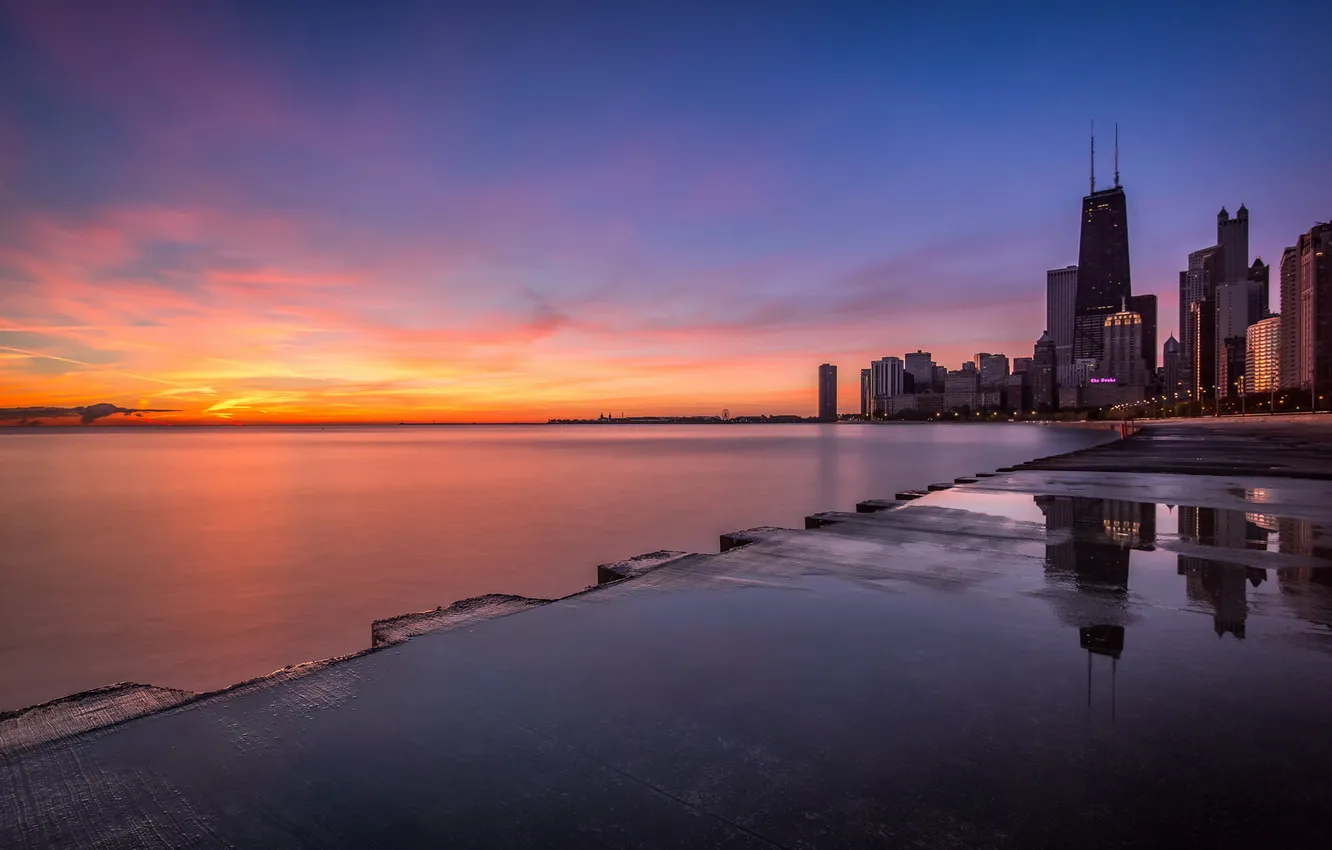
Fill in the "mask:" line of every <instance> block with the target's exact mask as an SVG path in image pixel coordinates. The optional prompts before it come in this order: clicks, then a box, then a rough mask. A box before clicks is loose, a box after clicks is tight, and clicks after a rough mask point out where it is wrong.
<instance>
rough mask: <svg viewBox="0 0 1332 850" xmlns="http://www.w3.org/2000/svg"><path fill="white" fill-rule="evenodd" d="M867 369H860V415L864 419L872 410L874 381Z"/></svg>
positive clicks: (871, 373)
mask: <svg viewBox="0 0 1332 850" xmlns="http://www.w3.org/2000/svg"><path fill="white" fill-rule="evenodd" d="M873 374H874V373H873V372H872V371H870V370H869V369H861V370H860V415H861V416H864V417H865V418H866V419H868V418H869V417H870V414H871V413H872V412H873V410H874V383H873V380H872V377H871V376H872V375H873Z"/></svg>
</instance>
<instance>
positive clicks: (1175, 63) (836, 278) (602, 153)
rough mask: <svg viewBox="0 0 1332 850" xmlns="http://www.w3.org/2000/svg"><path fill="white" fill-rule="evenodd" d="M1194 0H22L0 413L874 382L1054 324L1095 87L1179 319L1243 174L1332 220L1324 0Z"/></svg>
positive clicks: (358, 409)
mask: <svg viewBox="0 0 1332 850" xmlns="http://www.w3.org/2000/svg"><path fill="white" fill-rule="evenodd" d="M1175 6H1180V7H1181V8H1178V9H1176V8H1175ZM1183 7H1184V4H1160V3H1154V4H1150V5H1148V4H1138V3H1132V2H1126V3H1118V4H1109V3H1107V4H1071V3H1055V2H1051V3H1039V4H1027V5H1023V4H999V3H989V2H986V3H974V4H973V3H967V2H961V3H951V4H944V3H931V4H897V3H882V2H876V3H831V2H829V3H783V2H766V3H761V4H758V3H753V4H748V3H738V2H737V3H698V4H695V3H688V2H682V3H673V4H660V3H659V4H650V5H649V4H641V5H640V4H634V3H629V2H615V3H565V2H555V0H543V2H530V3H509V2H503V0H495V2H488V3H481V4H477V3H440V2H431V3H387V2H386V3H373V4H370V3H342V2H333V0H324V2H320V3H292V2H262V3H214V2H207V0H191V2H189V3H180V2H170V0H164V2H137V0H119V2H116V3H106V2H98V1H97V0H92V1H91V2H63V0H41V2H38V0H0V408H6V407H18V406H29V405H41V406H47V407H52V408H71V409H72V408H75V407H87V406H90V405H93V404H106V405H108V406H109V407H113V408H118V409H119V410H121V411H130V412H131V413H134V412H137V414H135V415H129V416H125V415H119V414H118V415H114V416H108V417H105V418H98V419H97V420H96V421H98V422H112V421H134V422H180V423H187V422H188V423H200V422H217V423H223V422H240V423H259V422H356V421H400V420H407V421H441V422H444V421H544V420H545V419H548V418H552V417H568V416H579V417H581V416H589V417H595V416H597V415H598V414H599V413H601V412H614V413H615V414H616V415H619V414H620V413H625V414H628V415H660V414H706V413H720V412H721V411H722V410H723V409H729V410H730V412H731V413H732V415H737V414H753V413H799V414H804V415H812V414H813V413H814V412H815V411H814V408H815V399H816V395H817V389H816V387H817V384H816V376H817V367H818V365H819V364H820V363H824V362H830V363H835V364H837V366H838V367H839V378H840V391H839V399H840V408H841V409H842V410H843V411H853V410H856V409H858V404H859V396H858V380H859V369H860V368H862V367H864V366H865V365H867V364H868V361H869V360H871V359H873V358H877V357H882V356H885V355H898V356H900V355H901V354H903V353H905V352H907V351H914V350H916V349H918V348H923V349H925V350H927V351H931V352H933V353H934V355H935V359H936V360H937V361H939V362H940V363H942V364H944V365H947V366H949V367H950V368H958V366H959V364H960V363H961V361H962V360H964V359H969V358H970V357H971V355H972V354H974V353H975V352H978V351H997V352H1004V353H1007V354H1008V355H1009V356H1010V357H1016V356H1030V354H1031V349H1032V344H1033V342H1034V341H1035V339H1036V338H1037V337H1038V336H1039V335H1040V333H1041V331H1042V330H1043V327H1044V323H1045V322H1044V319H1045V307H1044V298H1045V271H1046V270H1047V269H1050V268H1058V267H1062V266H1065V265H1068V264H1070V263H1075V262H1077V250H1078V244H1077V243H1078V217H1079V212H1080V203H1081V197H1082V195H1083V194H1084V193H1085V192H1086V191H1087V186H1088V129H1089V122H1090V121H1091V120H1092V119H1095V121H1096V127H1097V150H1098V157H1097V165H1096V167H1097V172H1096V173H1097V183H1098V186H1099V187H1100V188H1105V187H1107V186H1109V185H1110V184H1111V180H1112V172H1113V170H1114V167H1113V161H1112V153H1111V151H1112V138H1113V129H1112V128H1113V126H1114V124H1115V123H1116V122H1118V125H1119V135H1120V172H1121V182H1122V185H1123V186H1124V187H1125V191H1126V192H1127V195H1128V203H1129V234H1130V243H1131V254H1132V278H1133V290H1134V292H1135V293H1142V292H1155V293H1157V294H1158V295H1159V296H1160V315H1161V330H1160V338H1161V341H1164V339H1165V337H1166V335H1167V334H1168V333H1169V332H1170V331H1171V330H1173V329H1174V324H1175V321H1174V320H1175V317H1176V315H1177V314H1176V301H1177V298H1176V289H1177V281H1178V270H1179V269H1181V268H1183V267H1184V266H1185V265H1186V260H1187V254H1188V252H1189V251H1191V250H1195V249H1197V248H1201V247H1205V246H1207V245H1211V244H1213V243H1214V242H1215V216H1216V213H1217V211H1218V210H1219V209H1220V208H1221V207H1222V206H1223V205H1224V206H1226V207H1227V208H1228V209H1229V210H1230V211H1231V212H1232V213H1233V212H1234V210H1235V209H1236V208H1238V206H1239V205H1240V204H1241V203H1244V204H1246V205H1247V206H1248V208H1249V210H1250V216H1251V219H1250V220H1251V235H1250V245H1251V253H1253V254H1255V255H1258V256H1261V257H1262V258H1263V259H1264V260H1266V261H1268V262H1274V261H1279V258H1280V252H1281V250H1282V248H1283V247H1285V246H1286V245H1288V244H1291V243H1293V242H1294V240H1295V238H1296V236H1297V234H1299V233H1300V232H1302V231H1305V230H1307V229H1308V228H1309V227H1310V226H1312V225H1313V223H1314V222H1315V221H1319V220H1327V219H1328V218H1332V192H1330V191H1329V189H1332V157H1329V156H1328V155H1327V150H1328V145H1329V139H1332V109H1329V108H1328V107H1327V104H1326V103H1325V102H1324V101H1323V100H1320V99H1319V97H1318V96H1317V95H1316V94H1315V93H1314V91H1315V88H1311V84H1313V83H1315V82H1316V81H1320V80H1327V79H1329V77H1330V76H1332V51H1329V50H1327V49H1326V45H1325V44H1323V43H1322V42H1319V41H1318V39H1317V38H1316V37H1314V36H1312V35H1309V34H1308V33H1309V32H1310V30H1308V29H1307V28H1306V26H1307V24H1302V23H1301V21H1305V22H1309V21H1313V20H1317V19H1319V18H1320V16H1321V18H1324V19H1325V17H1326V16H1325V14H1323V13H1322V12H1321V11H1320V7H1319V4H1314V3H1304V4H1299V3H1283V2H1279V1H1278V2H1268V3H1262V4H1253V3H1242V4H1241V3H1228V2H1218V3H1211V4H1208V5H1207V6H1206V12H1205V13H1203V12H1201V11H1199V10H1195V9H1191V8H1183ZM1200 9H1201V7H1200ZM1274 303H1275V301H1274ZM66 418H67V420H68V421H72V422H76V423H77V422H79V421H81V419H80V417H79V416H77V415H72V414H71V416H70V417H66ZM83 418H85V419H86V418H87V417H83Z"/></svg>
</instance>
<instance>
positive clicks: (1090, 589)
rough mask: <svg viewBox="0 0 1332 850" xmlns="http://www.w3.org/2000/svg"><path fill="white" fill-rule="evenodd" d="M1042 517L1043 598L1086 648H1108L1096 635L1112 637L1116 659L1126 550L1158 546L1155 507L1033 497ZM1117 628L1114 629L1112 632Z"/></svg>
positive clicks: (1124, 619) (1124, 611) (1124, 607)
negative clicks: (1113, 636)
mask: <svg viewBox="0 0 1332 850" xmlns="http://www.w3.org/2000/svg"><path fill="white" fill-rule="evenodd" d="M1035 499H1036V505H1037V506H1038V507H1039V508H1040V509H1041V512H1042V513H1044V514H1045V578H1046V582H1047V583H1048V585H1049V592H1048V593H1047V594H1046V598H1047V599H1049V600H1050V602H1051V603H1052V604H1053V605H1054V608H1055V613H1056V614H1057V616H1058V617H1059V619H1060V621H1061V622H1063V623H1066V624H1068V625H1070V626H1075V627H1077V628H1078V629H1079V635H1080V643H1081V644H1082V645H1083V648H1084V649H1087V650H1088V651H1091V652H1098V654H1110V653H1109V652H1105V651H1103V650H1104V649H1105V646H1106V645H1103V643H1101V642H1098V641H1095V640H1092V643H1091V644H1089V643H1088V641H1089V640H1090V639H1091V638H1090V636H1094V635H1097V634H1102V633H1104V634H1116V635H1117V637H1116V639H1115V642H1114V644H1115V649H1114V657H1116V658H1117V657H1118V653H1119V652H1121V651H1122V650H1123V648H1124V635H1123V627H1124V625H1126V624H1127V623H1128V622H1130V621H1131V620H1132V619H1133V617H1132V615H1131V612H1130V610H1129V599H1128V574H1129V550H1130V549H1131V548H1146V549H1150V548H1152V547H1153V546H1154V545H1155V542H1156V523H1155V519H1156V506H1155V505H1144V504H1141V503H1138V502H1123V501H1118V500H1113V499H1083V498H1074V497H1068V496H1036V497H1035ZM1115 630H1118V631H1115Z"/></svg>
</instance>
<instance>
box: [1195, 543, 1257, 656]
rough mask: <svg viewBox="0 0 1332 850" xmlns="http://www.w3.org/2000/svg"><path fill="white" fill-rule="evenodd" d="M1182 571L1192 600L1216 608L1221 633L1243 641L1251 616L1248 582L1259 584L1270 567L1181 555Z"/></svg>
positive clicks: (1216, 623)
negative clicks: (1249, 565) (1257, 567)
mask: <svg viewBox="0 0 1332 850" xmlns="http://www.w3.org/2000/svg"><path fill="white" fill-rule="evenodd" d="M1179 574H1180V575H1182V576H1184V577H1185V585H1184V592H1185V594H1186V595H1187V596H1188V598H1189V601H1190V602H1196V603H1199V604H1202V605H1207V606H1209V607H1210V608H1211V609H1212V611H1213V615H1212V625H1213V627H1214V628H1215V629H1216V634H1217V636H1218V637H1220V636H1221V635H1224V634H1226V633H1227V632H1229V633H1230V634H1232V635H1234V636H1235V637H1237V638H1239V639H1241V640H1243V639H1244V625H1245V622H1246V621H1247V620H1248V618H1249V601H1248V585H1249V584H1252V585H1253V586H1254V587H1257V586H1258V585H1260V584H1262V583H1263V582H1264V581H1266V580H1267V570H1259V569H1255V568H1253V567H1242V566H1240V565H1238V564H1230V563H1226V562H1224V561H1213V560H1210V559H1208V558H1193V557H1189V556H1188V555H1180V556H1179Z"/></svg>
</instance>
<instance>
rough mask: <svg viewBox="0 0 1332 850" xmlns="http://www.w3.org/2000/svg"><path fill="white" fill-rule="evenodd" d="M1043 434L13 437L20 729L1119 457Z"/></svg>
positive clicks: (1079, 438) (813, 431) (665, 430)
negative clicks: (84, 707)
mask: <svg viewBox="0 0 1332 850" xmlns="http://www.w3.org/2000/svg"><path fill="white" fill-rule="evenodd" d="M1114 436H1115V435H1114V434H1113V433H1112V432H1108V431H1089V430H1080V429H1075V428H1060V427H1051V426H1041V425H964V424H946V425H940V424H936V425H929V424H906V423H901V424H899V423H893V424H883V425H868V424H841V425H813V424H804V425H679V426H673V425H643V426H634V425H568V426H552V425H531V426H523V425H518V426H514V425H501V426H447V427H433V428H430V427H383V428H369V427H339V428H327V429H320V428H308V427H307V428H294V427H293V428H254V427H244V428H220V427H219V428H171V429H148V428H87V429H73V428H71V429H60V430H58V431H57V430H54V429H53V430H51V431H47V432H36V431H18V430H17V429H10V430H6V431H3V432H0V470H2V471H3V482H4V486H3V488H0V709H6V708H18V707H22V706H25V705H30V704H33V703H36V702H41V701H44V700H48V699H52V698H55V697H59V696H63V695H66V694H69V693H73V692H76V691H80V690H85V689H88V688H93V687H97V686H100V685H106V684H111V683H113V682H121V681H136V682H142V683H146V684H153V685H160V686H164V687H175V688H184V689H187V690H210V689H214V688H219V687H224V686H226V685H229V684H232V683H234V682H238V681H241V680H244V679H248V678H252V677H254V676H259V675H263V674H265V673H268V672H271V671H273V670H275V669H277V668H279V667H282V666H285V665H288V664H293V663H298V662H301V661H309V660H314V659H320V658H327V657H330V656H334V655H341V654H345V653H350V652H356V651H358V650H361V649H364V648H366V647H367V646H369V643H370V623H371V621H372V620H375V619H379V618H383V617H388V616H392V615H395V614H401V613H406V612H409V611H420V610H425V609H429V608H434V607H435V606H437V605H448V604H449V603H450V602H452V601H454V600H456V599H460V598H464V597H468V596H476V595H480V594H484V593H515V594H522V595H526V596H537V597H555V596H563V595H566V594H569V593H572V592H574V591H577V590H580V589H582V588H584V587H586V586H588V585H590V584H594V583H595V582H596V570H595V566H596V565H597V564H599V563H606V562H608V561H614V560H618V559H622V558H627V557H630V556H633V555H637V554H640V553H643V552H649V551H652V550H655V549H683V550H687V551H694V552H716V551H717V538H718V536H719V535H720V534H722V533H724V532H727V531H733V530H736V529H741V528H746V527H752V526H757V525H781V526H789V527H797V528H799V527H802V526H803V518H804V517H805V515H807V514H810V513H813V512H816V511H823V510H852V509H853V507H854V505H855V503H856V502H857V501H860V500H862V499H866V498H891V497H892V495H893V493H894V492H896V491H898V490H901V489H906V488H916V487H924V486H925V485H927V484H929V483H931V482H935V481H951V480H952V479H953V478H954V477H956V476H960V475H967V474H970V473H973V472H981V471H988V470H992V469H994V468H995V467H998V466H1006V465H1010V464H1013V463H1018V462H1021V461H1024V460H1029V459H1031V458H1033V457H1039V456H1044V455H1049V454H1054V453H1059V452H1066V451H1072V450H1074V449H1077V448H1081V447H1084V446H1089V445H1093V444H1096V443H1099V442H1103V441H1105V440H1107V439H1112V438H1113V437H1114Z"/></svg>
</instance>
